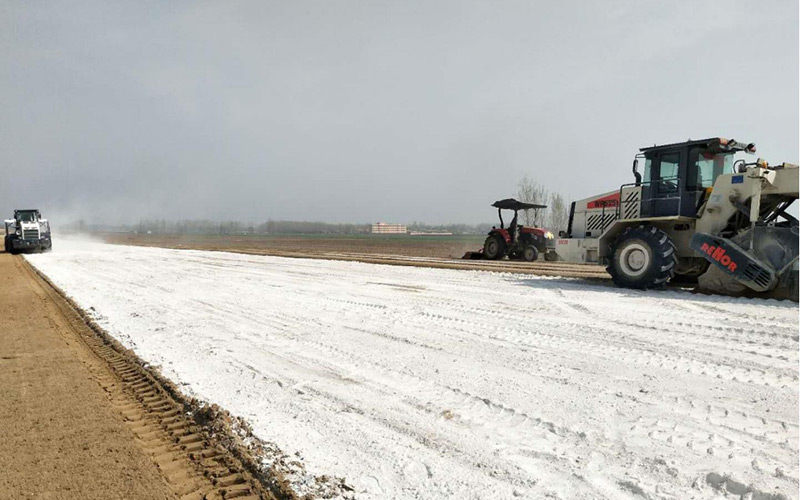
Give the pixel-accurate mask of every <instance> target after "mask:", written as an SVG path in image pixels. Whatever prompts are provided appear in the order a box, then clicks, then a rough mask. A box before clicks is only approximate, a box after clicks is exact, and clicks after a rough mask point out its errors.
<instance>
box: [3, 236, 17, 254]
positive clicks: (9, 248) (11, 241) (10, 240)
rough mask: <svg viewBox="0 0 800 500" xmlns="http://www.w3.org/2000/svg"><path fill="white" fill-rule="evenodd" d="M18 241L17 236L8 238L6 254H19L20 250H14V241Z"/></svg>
mask: <svg viewBox="0 0 800 500" xmlns="http://www.w3.org/2000/svg"><path fill="white" fill-rule="evenodd" d="M15 239H17V235H15V234H9V235H7V236H6V252H8V253H10V254H12V255H16V254H18V253H19V250H17V249H15V248H14V240H15Z"/></svg>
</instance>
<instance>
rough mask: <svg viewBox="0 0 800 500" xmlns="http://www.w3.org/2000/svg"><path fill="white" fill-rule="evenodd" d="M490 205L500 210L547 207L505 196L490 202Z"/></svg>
mask: <svg viewBox="0 0 800 500" xmlns="http://www.w3.org/2000/svg"><path fill="white" fill-rule="evenodd" d="M492 206H493V207H495V208H499V209H501V210H528V209H530V208H547V205H537V204H535V203H525V202H522V201H517V200H515V199H514V198H506V199H505V200H499V201H496V202H494V203H492Z"/></svg>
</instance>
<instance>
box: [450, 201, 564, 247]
mask: <svg viewBox="0 0 800 500" xmlns="http://www.w3.org/2000/svg"><path fill="white" fill-rule="evenodd" d="M492 206H493V207H495V208H497V215H498V216H499V217H500V228H499V229H498V228H497V227H492V230H491V231H489V236H488V237H487V238H486V241H485V242H484V243H483V251H481V252H467V254H466V255H464V258H468V259H490V260H499V259H502V258H503V257H505V256H508V257H509V258H510V259H517V260H526V261H528V262H533V261H534V260H536V259H537V258H538V257H539V254H540V253H542V254H544V255H545V256H547V255H548V254H547V252H548V240H552V238H553V236H552V234H550V233H548V232H547V231H546V230H544V229H541V228H538V227H525V226H523V225H522V224H518V223H517V216H518V215H519V214H518V213H519V211H520V210H529V209H533V210H538V209H540V208H547V206H546V205H537V204H534V203H524V202H521V201H517V200H515V199H513V198H508V199H505V200H500V201H496V202H494V203H492ZM503 210H513V211H514V218H513V219H511V223H510V224H509V225H508V228H507V229H506V227H505V224H504V223H503Z"/></svg>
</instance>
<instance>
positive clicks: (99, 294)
mask: <svg viewBox="0 0 800 500" xmlns="http://www.w3.org/2000/svg"><path fill="white" fill-rule="evenodd" d="M28 259H29V260H30V262H31V263H32V264H33V265H34V266H36V267H37V268H39V269H40V270H41V271H43V272H44V273H45V274H46V275H48V276H49V277H50V278H51V279H52V280H53V281H54V282H55V283H56V284H57V285H58V286H60V287H62V288H63V289H64V290H65V292H67V293H68V294H69V295H70V296H72V297H73V298H74V299H75V300H76V301H77V302H78V303H79V304H81V305H82V306H83V307H84V308H85V309H87V310H92V311H94V314H96V316H97V317H98V319H99V321H100V323H101V324H102V325H103V326H104V327H105V328H107V329H108V330H109V332H110V333H112V334H113V335H115V336H117V337H118V338H119V339H120V340H121V341H122V342H123V343H125V344H126V345H128V346H129V347H132V348H133V349H134V350H135V351H136V352H137V353H138V354H139V355H140V356H141V357H142V358H144V359H146V360H148V361H150V362H151V363H152V364H154V365H160V366H161V369H162V371H163V373H164V374H165V375H166V376H168V377H170V378H171V379H173V380H174V381H175V382H177V383H179V384H182V386H183V387H184V390H185V391H187V392H188V393H191V394H194V395H196V396H199V397H201V398H203V399H205V400H207V401H210V402H214V403H218V404H220V405H221V406H223V407H224V408H226V409H228V410H230V411H231V412H232V413H234V414H236V415H239V416H242V417H244V418H246V419H248V420H249V421H250V422H251V423H252V426H253V428H254V430H255V432H256V434H257V435H258V436H259V437H261V438H263V439H264V440H266V441H269V442H272V443H275V444H276V445H277V446H279V447H280V448H281V449H282V450H283V451H284V452H285V453H287V454H289V455H292V456H295V455H299V456H300V457H302V461H303V463H304V464H305V467H306V469H307V471H308V472H309V473H311V474H313V475H318V476H321V475H328V476H333V477H341V478H344V479H345V481H346V484H347V485H350V486H352V488H353V489H354V493H348V492H347V491H346V490H340V492H342V493H343V494H346V495H350V494H354V495H355V496H356V498H362V499H376V500H377V499H381V500H383V499H393V498H423V499H450V498H453V499H472V498H481V499H503V498H559V499H563V500H573V499H600V498H607V499H633V498H647V499H662V498H663V499H687V498H737V499H738V498H754V499H762V500H775V499H779V498H792V499H794V498H797V489H798V309H797V305H796V304H793V303H785V302H776V301H765V300H748V299H729V298H722V297H706V296H696V295H692V294H690V293H688V292H678V291H667V292H648V293H643V292H638V291H626V290H620V289H616V288H613V287H610V286H603V285H598V284H591V283H586V282H582V281H576V280H564V279H546V278H539V277H534V276H522V275H508V274H501V273H488V272H475V271H451V270H438V269H424V268H412V267H392V266H382V265H373V264H361V263H356V262H335V261H322V260H302V259H288V258H279V257H263V256H248V255H237V254H230V253H216V252H201V251H188V250H165V249H155V248H139V247H124V246H110V245H104V244H99V243H89V242H75V241H68V240H64V239H59V240H58V241H57V242H56V246H55V250H54V251H53V252H52V253H49V254H43V255H32V256H29V257H28ZM293 481H294V483H295V486H296V487H297V488H298V489H299V490H301V491H310V489H309V488H311V487H312V486H313V485H312V484H309V481H310V480H309V478H308V476H305V475H303V474H301V473H298V474H297V475H295V476H293ZM311 489H313V488H311ZM748 492H752V494H751V496H749V497H748V496H747V495H748V494H750V493H748ZM743 495H744V496H743Z"/></svg>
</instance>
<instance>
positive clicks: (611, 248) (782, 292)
mask: <svg viewBox="0 0 800 500" xmlns="http://www.w3.org/2000/svg"><path fill="white" fill-rule="evenodd" d="M755 152H756V147H755V144H753V143H748V142H739V141H736V140H732V139H724V138H711V139H703V140H690V141H687V142H681V143H674V144H665V145H660V146H656V145H654V146H651V147H645V148H641V149H640V152H639V153H638V154H637V155H636V157H635V158H634V161H633V176H634V182H632V183H630V184H623V185H622V186H620V188H619V189H618V190H616V191H611V192H608V193H603V194H601V195H597V196H592V197H589V198H585V199H583V200H578V201H575V202H573V203H572V204H571V206H570V213H569V225H568V227H567V230H566V231H562V232H561V233H560V234H559V238H558V239H557V240H556V250H555V252H556V255H557V259H558V260H561V261H567V262H585V263H598V264H604V265H606V266H607V270H608V272H609V274H611V278H612V279H613V281H614V283H615V284H616V285H618V286H621V287H626V288H638V289H655V288H663V287H664V286H665V285H666V284H667V283H668V282H670V281H682V282H690V283H696V284H697V287H696V290H697V291H700V292H705V293H719V294H724V295H744V296H759V297H769V298H777V299H791V300H794V301H795V302H796V301H797V297H798V259H797V257H798V222H797V219H796V218H795V217H793V216H792V215H791V214H789V213H787V209H788V208H789V206H790V205H792V203H794V201H795V200H796V199H797V197H798V171H799V170H798V166H797V165H792V164H788V163H783V164H780V165H768V164H767V162H766V161H764V160H761V159H758V160H756V161H751V162H748V161H746V160H745V159H736V155H737V154H739V153H744V154H750V155H752V154H754V153H755ZM640 160H643V161H644V169H643V172H640V171H639V164H640Z"/></svg>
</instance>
